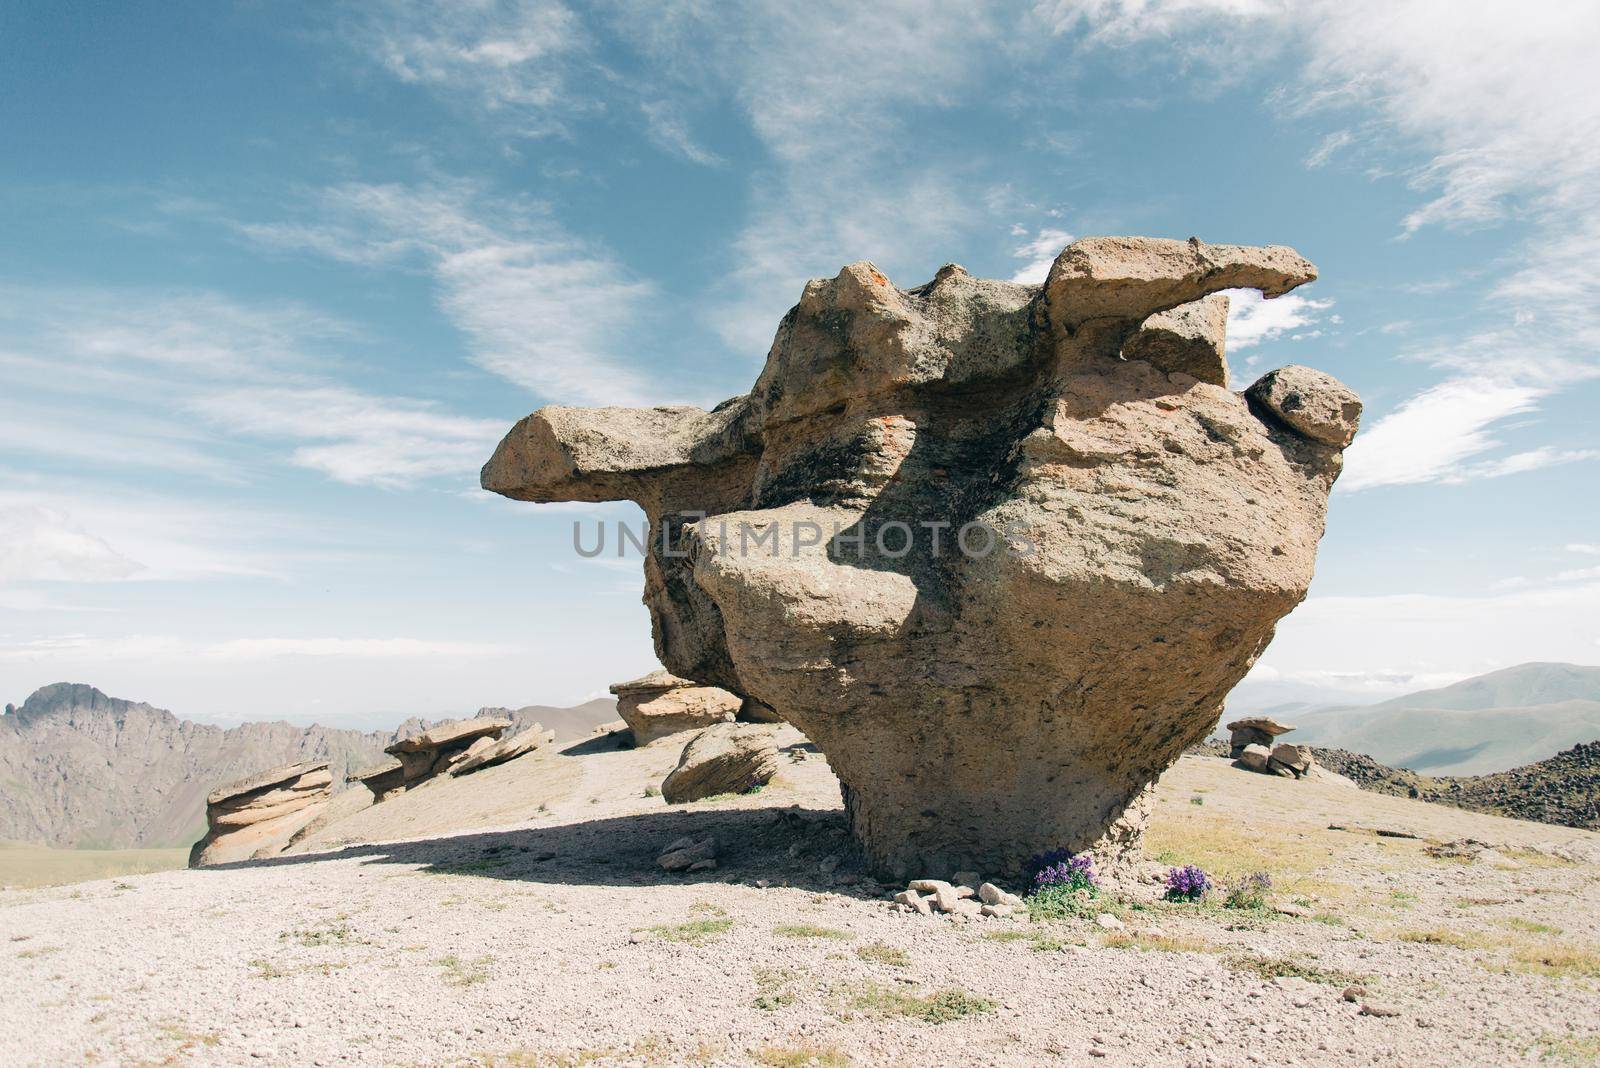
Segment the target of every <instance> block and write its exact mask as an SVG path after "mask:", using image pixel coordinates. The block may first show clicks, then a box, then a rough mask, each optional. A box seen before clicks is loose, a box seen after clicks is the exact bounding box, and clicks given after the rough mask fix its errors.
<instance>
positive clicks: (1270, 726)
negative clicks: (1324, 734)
mask: <svg viewBox="0 0 1600 1068" xmlns="http://www.w3.org/2000/svg"><path fill="white" fill-rule="evenodd" d="M1292 730H1294V728H1293V727H1291V726H1290V725H1288V724H1287V723H1279V722H1278V721H1277V720H1275V719H1273V718H1272V717H1271V716H1247V717H1246V718H1244V719H1236V720H1234V721H1233V722H1232V723H1230V724H1228V732H1229V755H1230V756H1232V757H1233V759H1234V760H1235V761H1236V762H1237V766H1238V767H1241V768H1245V769H1246V770H1249V771H1256V772H1260V773H1261V774H1263V775H1281V776H1282V777H1284V778H1286V779H1303V778H1305V777H1306V776H1307V775H1310V774H1311V770H1312V768H1314V767H1315V766H1316V763H1317V759H1316V757H1315V756H1314V755H1313V754H1312V751H1311V747H1310V746H1309V745H1294V744H1292V743H1289V742H1279V741H1278V740H1277V739H1278V737H1279V736H1280V735H1284V734H1288V733H1289V732H1290V731H1292Z"/></svg>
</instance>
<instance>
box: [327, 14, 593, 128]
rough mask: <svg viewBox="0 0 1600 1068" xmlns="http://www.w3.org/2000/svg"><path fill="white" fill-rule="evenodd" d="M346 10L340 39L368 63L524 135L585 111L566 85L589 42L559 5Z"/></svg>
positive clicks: (555, 125)
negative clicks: (346, 42) (574, 61)
mask: <svg viewBox="0 0 1600 1068" xmlns="http://www.w3.org/2000/svg"><path fill="white" fill-rule="evenodd" d="M348 10H349V14H348V16H347V17H346V18H345V19H344V20H343V21H342V23H341V29H342V31H343V34H344V36H345V38H346V39H347V40H348V41H349V42H350V43H351V44H352V45H354V46H355V47H356V48H357V49H358V50H360V51H361V52H363V53H364V54H365V55H366V56H367V58H368V59H369V60H370V61H372V62H373V63H376V64H377V65H378V66H380V67H381V68H382V69H384V70H386V71H387V72H388V73H389V74H391V75H392V76H394V77H395V78H397V79H399V80H400V81H402V82H406V83H410V84H415V85H421V86H426V87H428V88H431V89H434V90H436V91H442V92H444V93H446V94H448V95H449V96H451V97H453V98H456V99H457V100H458V101H459V102H460V103H461V104H462V105H463V106H464V108H466V109H468V110H469V111H470V112H473V113H477V114H480V115H481V114H487V115H489V116H492V117H493V118H494V119H495V120H496V121H498V122H501V123H503V124H509V125H510V126H511V127H512V128H514V129H515V130H516V131H517V132H520V133H523V134H527V135H539V134H544V133H549V132H553V131H556V130H559V129H561V128H562V123H563V119H564V117H565V115H566V114H567V113H569V112H571V111H573V110H578V109H582V108H583V107H584V106H585V102H584V101H583V100H582V98H581V97H579V96H578V95H576V94H575V93H573V92H572V91H571V89H570V87H569V85H568V80H569V78H570V76H571V74H572V67H571V64H570V62H569V60H570V59H571V58H572V57H574V56H575V55H577V54H581V53H582V52H584V51H585V50H586V49H587V47H588V37H587V34H586V33H585V32H584V30H583V26H582V23H581V21H580V20H579V18H578V17H577V15H575V14H574V13H573V12H572V11H571V10H570V9H569V8H568V7H566V6H565V5H563V4H561V3H557V2H554V0H469V2H466V3H449V4H437V3H428V2H425V0H370V2H362V3H359V4H356V5H353V6H352V7H350V8H349V9H348Z"/></svg>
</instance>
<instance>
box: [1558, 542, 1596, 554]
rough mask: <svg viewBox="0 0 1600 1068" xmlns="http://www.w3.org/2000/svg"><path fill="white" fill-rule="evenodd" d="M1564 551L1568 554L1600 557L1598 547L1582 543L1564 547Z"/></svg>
mask: <svg viewBox="0 0 1600 1068" xmlns="http://www.w3.org/2000/svg"><path fill="white" fill-rule="evenodd" d="M1566 550H1567V552H1569V553H1584V554H1587V555H1589V556H1600V545H1588V544H1584V543H1582V542H1576V543H1574V544H1571V545H1568V546H1566Z"/></svg>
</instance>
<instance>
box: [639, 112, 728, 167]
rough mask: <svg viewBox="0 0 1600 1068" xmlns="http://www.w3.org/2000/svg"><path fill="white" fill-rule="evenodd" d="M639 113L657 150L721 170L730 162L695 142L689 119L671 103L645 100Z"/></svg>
mask: <svg viewBox="0 0 1600 1068" xmlns="http://www.w3.org/2000/svg"><path fill="white" fill-rule="evenodd" d="M639 110H640V111H641V112H642V113H643V114H644V117H645V123H646V125H645V132H646V133H647V134H648V136H649V137H650V140H651V141H653V142H655V144H656V146H657V147H658V148H662V149H665V150H666V151H667V152H670V153H672V154H673V155H675V156H681V157H683V158H684V159H686V160H688V161H689V162H690V163H699V164H701V165H702V166H706V167H720V166H722V165H723V164H724V163H726V162H727V161H726V160H724V159H723V158H722V157H721V156H719V155H717V154H716V153H715V152H712V151H710V150H709V149H707V148H705V147H703V146H702V145H701V144H700V143H699V142H698V141H696V140H695V138H694V134H693V133H691V132H690V130H689V121H688V119H687V118H685V117H684V115H683V111H682V109H680V108H679V107H678V106H677V105H676V104H674V103H673V102H672V101H670V100H646V101H644V102H643V103H641V104H640V105H639Z"/></svg>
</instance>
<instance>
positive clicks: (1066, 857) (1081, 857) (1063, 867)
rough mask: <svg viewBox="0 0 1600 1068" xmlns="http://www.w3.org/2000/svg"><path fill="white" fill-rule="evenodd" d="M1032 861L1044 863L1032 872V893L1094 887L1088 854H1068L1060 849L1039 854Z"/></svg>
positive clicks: (1093, 876) (1091, 859)
mask: <svg viewBox="0 0 1600 1068" xmlns="http://www.w3.org/2000/svg"><path fill="white" fill-rule="evenodd" d="M1034 860H1036V861H1043V862H1044V863H1043V864H1042V865H1041V866H1039V867H1037V868H1035V870H1034V874H1033V892H1034V893H1038V892H1039V891H1041V890H1046V889H1051V888H1054V887H1064V888H1066V889H1068V890H1085V889H1092V888H1094V886H1095V875H1094V857H1092V856H1090V855H1089V854H1088V853H1070V852H1068V851H1067V850H1064V849H1061V850H1055V851H1054V852H1051V853H1044V854H1041V855H1040V856H1038V857H1035V858H1034ZM1028 866H1029V867H1030V868H1032V867H1034V864H1033V863H1032V862H1030V863H1029V865H1028Z"/></svg>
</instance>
